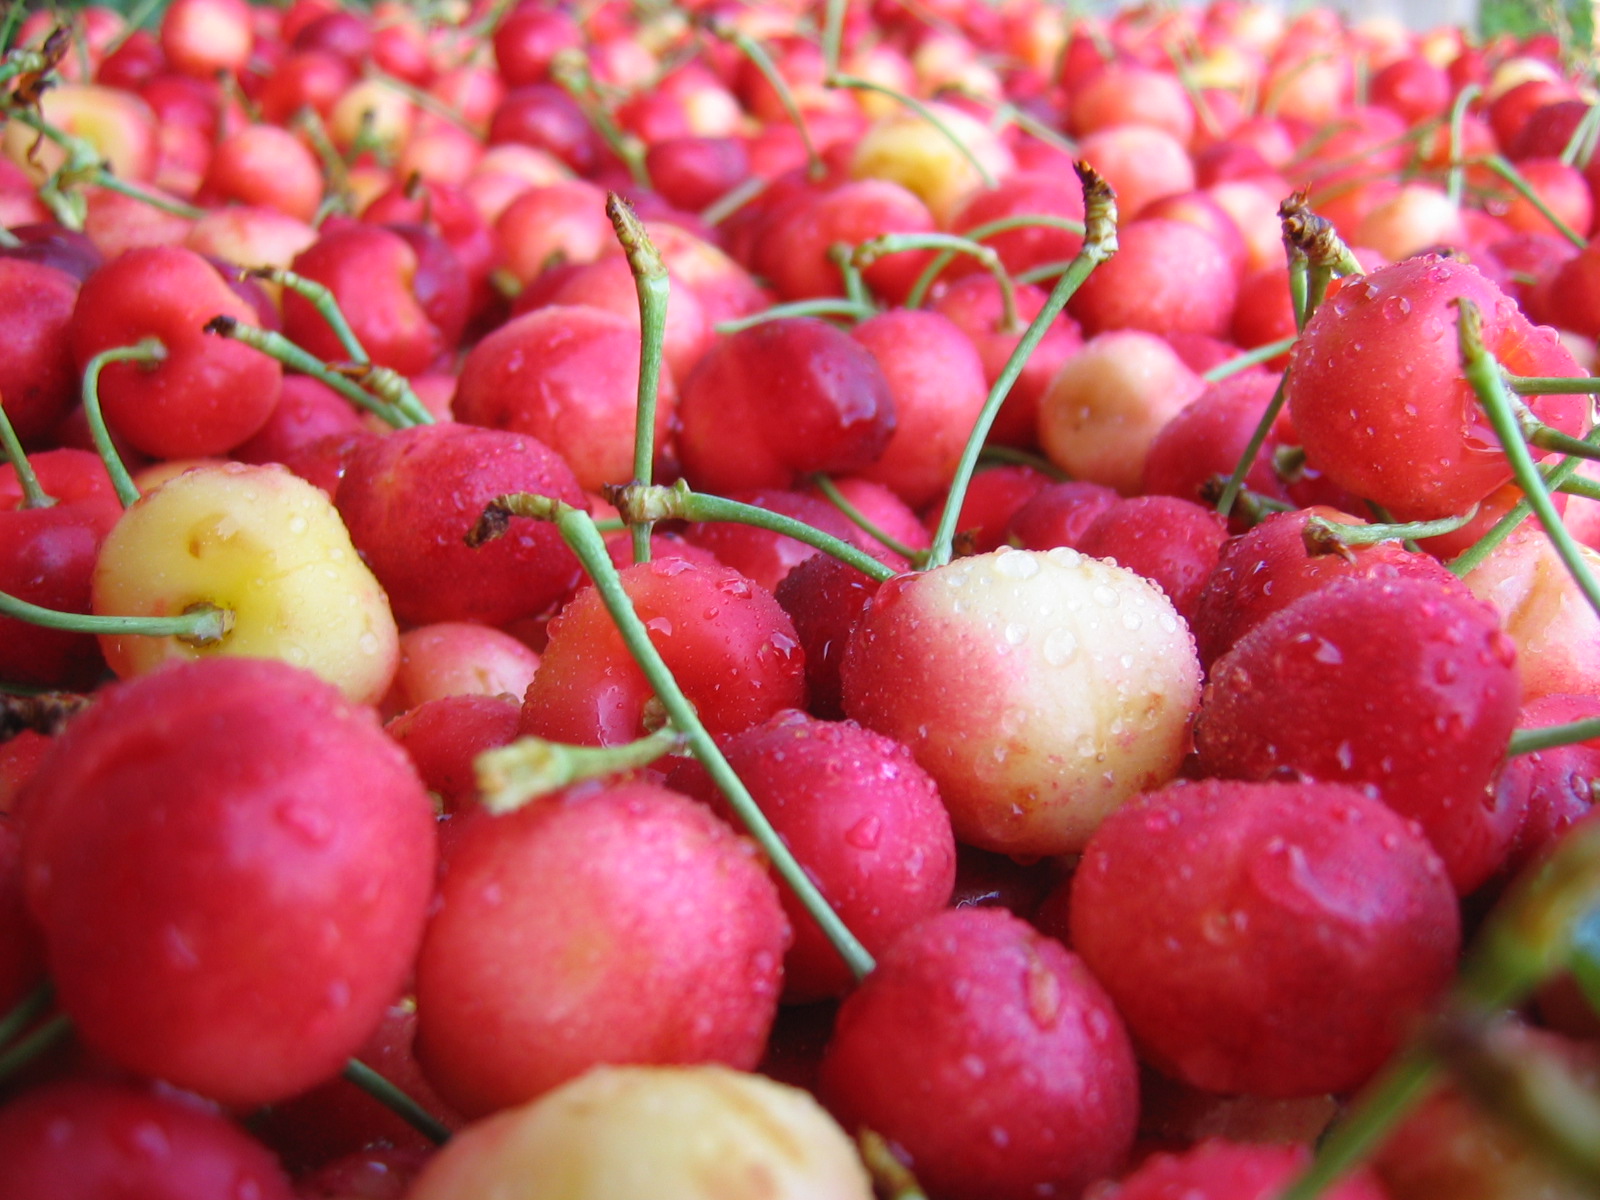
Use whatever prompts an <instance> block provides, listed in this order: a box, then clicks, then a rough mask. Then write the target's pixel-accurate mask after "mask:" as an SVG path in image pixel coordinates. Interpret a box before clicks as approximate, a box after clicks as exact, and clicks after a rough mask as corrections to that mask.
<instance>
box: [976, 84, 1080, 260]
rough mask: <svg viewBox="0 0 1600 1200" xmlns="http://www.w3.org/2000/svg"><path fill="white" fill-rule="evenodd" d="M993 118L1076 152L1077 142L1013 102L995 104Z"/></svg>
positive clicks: (977, 97) (982, 98) (986, 98)
mask: <svg viewBox="0 0 1600 1200" xmlns="http://www.w3.org/2000/svg"><path fill="white" fill-rule="evenodd" d="M955 90H956V91H958V92H960V93H961V94H962V95H963V96H966V97H967V98H968V99H971V100H978V101H983V100H989V99H991V97H988V96H982V95H979V94H978V93H977V92H974V91H971V90H970V89H967V88H962V87H958V88H956V89H955ZM994 120H995V121H997V122H1000V123H1001V127H1002V128H1003V127H1004V126H1005V125H1015V126H1016V127H1017V128H1018V129H1020V130H1022V131H1023V132H1024V133H1026V134H1028V135H1030V136H1032V137H1035V138H1038V139H1039V140H1040V141H1041V142H1044V143H1045V144H1047V145H1050V146H1054V147H1055V148H1056V149H1057V150H1059V151H1061V152H1062V153H1063V154H1070V155H1073V156H1076V155H1077V153H1078V147H1077V144H1076V143H1075V142H1074V141H1073V140H1072V139H1071V138H1068V137H1064V136H1062V134H1061V132H1060V131H1059V130H1056V129H1052V128H1051V127H1050V126H1049V125H1047V124H1045V123H1044V122H1043V121H1041V120H1039V118H1038V117H1036V116H1034V115H1033V114H1032V113H1029V112H1027V111H1025V110H1024V109H1020V108H1018V107H1017V106H1016V105H1015V104H1001V105H999V106H997V107H996V108H995V110H994ZM968 236H969V237H970V236H971V231H970V230H969V231H968Z"/></svg>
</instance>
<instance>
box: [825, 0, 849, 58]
mask: <svg viewBox="0 0 1600 1200" xmlns="http://www.w3.org/2000/svg"><path fill="white" fill-rule="evenodd" d="M849 3H850V0H827V6H826V8H825V9H824V10H823V18H822V62H823V74H824V76H825V77H828V76H832V75H834V74H835V73H836V72H837V71H838V70H839V52H840V48H841V47H842V46H843V44H844V14H845V9H847V8H848V7H849Z"/></svg>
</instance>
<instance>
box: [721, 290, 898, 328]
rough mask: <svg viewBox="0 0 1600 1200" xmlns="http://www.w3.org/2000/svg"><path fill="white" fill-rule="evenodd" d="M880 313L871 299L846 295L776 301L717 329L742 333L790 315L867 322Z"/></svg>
mask: <svg viewBox="0 0 1600 1200" xmlns="http://www.w3.org/2000/svg"><path fill="white" fill-rule="evenodd" d="M877 315H878V307H877V305H875V304H873V303H871V302H870V301H863V300H849V299H846V298H844V297H842V296H821V297H818V298H817V299H815V300H796V301H794V302H793V303H790V304H775V305H773V306H772V307H771V308H768V309H763V310H762V311H761V312H758V313H752V314H751V315H750V316H748V317H740V318H738V319H737V320H734V321H718V322H717V323H716V325H714V326H713V327H712V328H714V329H715V330H716V331H717V332H718V333H721V334H729V333H738V332H739V331H740V330H742V329H752V328H754V327H755V326H757V325H764V324H766V323H767V322H768V321H781V320H783V319H784V318H786V317H834V316H838V317H853V318H855V319H856V320H859V321H865V320H866V319H867V318H868V317H875V316H877Z"/></svg>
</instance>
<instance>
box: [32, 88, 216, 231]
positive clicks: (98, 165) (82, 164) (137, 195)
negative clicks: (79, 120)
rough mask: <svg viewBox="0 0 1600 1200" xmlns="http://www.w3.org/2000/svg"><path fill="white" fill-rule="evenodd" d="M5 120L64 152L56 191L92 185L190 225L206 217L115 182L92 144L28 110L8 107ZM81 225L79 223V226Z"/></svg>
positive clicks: (138, 187)
mask: <svg viewBox="0 0 1600 1200" xmlns="http://www.w3.org/2000/svg"><path fill="white" fill-rule="evenodd" d="M5 112H6V116H7V117H9V118H11V119H12V120H15V121H16V122H17V123H18V124H19V125H26V126H27V127H28V128H29V129H32V130H33V131H34V132H35V133H40V134H43V135H44V136H45V137H46V138H47V139H49V140H50V141H52V142H54V143H55V144H56V145H58V146H60V147H61V148H62V149H63V150H65V151H66V152H67V157H66V161H64V162H63V163H62V164H61V167H60V169H59V170H58V171H57V172H56V174H55V176H53V177H52V179H54V180H56V184H55V186H56V188H57V189H60V188H62V187H63V186H65V187H68V188H70V187H72V186H73V185H75V184H78V183H91V184H94V185H95V186H96V187H103V188H105V189H106V190H107V191H108V192H120V193H121V194H122V195H124V196H129V197H131V198H132V199H134V200H139V201H142V202H143V203H145V204H148V205H149V206H150V207H151V208H154V209H158V210H159V211H161V212H164V213H171V214H172V215H173V216H175V217H183V218H185V219H187V220H190V221H197V220H199V219H200V218H201V217H203V216H205V215H206V214H205V210H204V209H203V208H196V207H195V206H194V205H192V204H185V203H183V201H181V200H178V199H176V198H174V197H172V196H164V195H162V194H161V193H160V192H156V191H152V190H151V189H150V188H146V187H143V186H141V185H139V184H136V183H129V182H128V181H127V180H125V179H118V178H117V177H116V176H115V175H113V174H112V173H111V171H110V169H109V168H108V167H107V166H106V164H105V160H104V159H102V158H101V157H100V151H99V150H98V149H97V148H96V147H95V145H94V143H93V142H90V141H89V140H88V139H86V138H80V137H74V136H73V135H72V134H69V133H63V132H62V131H61V130H59V129H57V128H56V127H55V126H54V125H51V124H50V123H49V122H48V121H46V120H45V119H44V118H43V117H41V116H39V114H37V113H35V112H33V111H32V110H31V109H27V108H22V107H17V106H8V107H7V108H6V110H5ZM80 225H81V222H80Z"/></svg>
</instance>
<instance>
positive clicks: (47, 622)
mask: <svg viewBox="0 0 1600 1200" xmlns="http://www.w3.org/2000/svg"><path fill="white" fill-rule="evenodd" d="M0 616H7V617H11V618H13V619H15V620H18V621H26V622H27V623H28V624H30V625H38V626H40V627H42V628H44V629H59V630H62V631H64V632H66V633H93V634H100V635H105V636H107V637H124V636H130V635H131V636H138V637H171V638H177V639H178V640H180V641H182V642H186V643H188V644H189V645H192V646H214V645H216V644H217V643H218V642H220V641H221V640H222V639H223V638H225V637H227V636H228V633H229V632H230V631H231V630H232V629H233V613H232V611H230V610H229V609H226V608H218V607H217V606H216V605H215V604H196V605H193V606H192V607H190V608H188V609H186V610H185V611H183V612H181V613H179V614H178V615H177V616H172V617H107V616H102V615H101V614H99V613H69V612H61V611H60V610H58V609H54V608H41V607H40V606H39V605H37V604H30V603H29V602H28V601H26V600H23V599H21V598H19V597H17V596H13V595H11V593H9V592H0Z"/></svg>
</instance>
